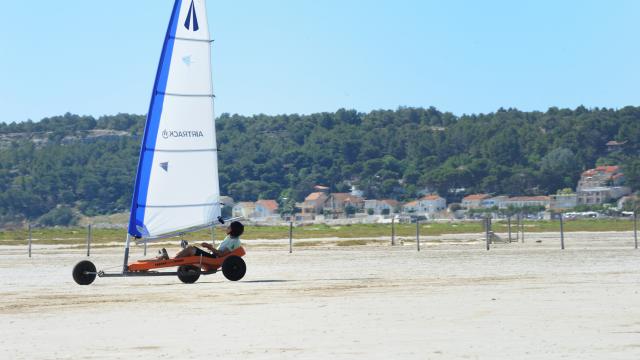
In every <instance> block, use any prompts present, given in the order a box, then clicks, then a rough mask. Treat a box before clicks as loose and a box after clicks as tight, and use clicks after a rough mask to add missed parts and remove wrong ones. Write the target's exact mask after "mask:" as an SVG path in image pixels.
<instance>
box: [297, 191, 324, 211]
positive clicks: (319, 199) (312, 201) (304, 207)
mask: <svg viewBox="0 0 640 360" xmlns="http://www.w3.org/2000/svg"><path fill="white" fill-rule="evenodd" d="M327 198H328V197H327V194H326V193H324V192H323V191H318V192H313V193H311V194H309V195H307V197H306V198H305V199H304V201H303V202H301V203H297V204H296V207H298V208H299V209H300V213H301V215H302V216H303V217H309V216H308V215H315V214H320V213H322V209H323V208H324V203H325V201H327Z"/></svg>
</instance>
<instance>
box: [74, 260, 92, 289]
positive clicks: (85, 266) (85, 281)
mask: <svg viewBox="0 0 640 360" xmlns="http://www.w3.org/2000/svg"><path fill="white" fill-rule="evenodd" d="M87 272H90V273H92V274H87ZM95 279H96V266H95V265H93V263H92V262H91V261H89V260H82V261H80V262H79V263H77V264H76V266H74V267H73V280H74V281H75V282H76V283H77V284H78V285H89V284H91V283H92V282H93V281H94V280H95Z"/></svg>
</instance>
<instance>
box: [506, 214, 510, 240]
mask: <svg viewBox="0 0 640 360" xmlns="http://www.w3.org/2000/svg"><path fill="white" fill-rule="evenodd" d="M507 226H508V227H509V243H511V215H509V216H507Z"/></svg>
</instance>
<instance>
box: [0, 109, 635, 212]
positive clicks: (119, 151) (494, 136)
mask: <svg viewBox="0 0 640 360" xmlns="http://www.w3.org/2000/svg"><path fill="white" fill-rule="evenodd" d="M143 128H144V116H140V115H131V114H118V115H114V116H103V117H100V118H97V119H96V118H93V117H91V116H78V115H73V114H65V115H63V116H57V117H51V118H45V119H42V120H41V121H38V122H33V121H26V122H20V123H11V124H6V123H0V223H5V224H6V223H19V222H21V221H24V220H25V219H28V220H30V221H33V220H37V219H44V220H43V221H45V220H46V221H47V222H48V223H55V222H56V219H71V220H69V221H73V219H74V217H73V216H69V213H72V211H71V209H74V210H77V211H79V212H80V213H82V214H84V215H98V214H108V213H114V212H121V211H126V210H128V208H129V205H130V201H131V193H132V186H133V180H134V176H135V171H136V165H137V160H138V153H139V148H140V138H141V134H142V131H143ZM216 129H217V140H218V147H219V149H220V152H219V163H220V168H219V173H220V185H221V192H222V193H223V194H225V195H229V196H232V197H233V198H234V199H235V200H240V201H242V200H244V201H255V200H257V199H260V198H263V199H282V198H287V199H291V200H290V201H301V200H303V199H304V197H305V196H306V195H307V194H308V193H309V192H310V191H312V188H313V186H314V185H317V184H322V185H326V186H329V187H330V189H331V191H334V192H344V191H348V190H349V189H350V188H351V186H356V187H357V188H359V189H360V190H362V191H364V192H365V196H366V197H368V198H394V199H398V200H402V201H404V200H410V199H414V198H416V197H417V196H419V194H420V193H422V192H425V191H427V192H435V193H438V194H440V195H441V196H443V197H445V198H447V200H448V201H449V202H452V201H458V200H459V199H460V198H461V197H462V196H464V195H465V194H468V193H476V192H486V193H495V194H504V195H541V194H550V193H555V192H556V191H558V190H560V189H564V188H575V186H576V183H577V180H578V179H579V176H580V173H581V172H582V171H584V170H586V169H588V168H592V167H594V166H596V165H605V164H607V165H621V166H623V169H624V171H625V174H626V178H627V183H628V185H629V186H631V187H632V188H634V189H638V188H640V157H639V154H640V143H639V140H640V107H631V106H629V107H625V108H622V109H618V110H614V109H606V108H593V109H587V108H585V107H582V106H581V107H578V108H576V109H558V108H550V109H548V110H547V111H545V112H538V111H533V112H523V111H519V110H517V109H499V110H497V111H496V112H493V113H489V114H479V115H463V116H455V115H453V114H451V113H448V112H441V111H439V110H437V109H435V108H433V107H430V108H408V107H401V108H398V109H396V110H376V111H371V112H369V113H360V112H357V111H354V110H345V109H340V110H338V111H336V112H331V113H329V112H327V113H316V114H311V115H297V114H292V115H276V116H267V115H255V116H240V115H230V114H222V115H220V117H219V118H218V119H217V122H216ZM96 130H114V131H119V134H121V135H119V136H96V135H95V131H96ZM92 132H94V134H93V135H92ZM122 134H126V135H122ZM36 137H37V138H38V139H40V140H39V141H35V138H36ZM43 139H44V140H43ZM69 139H71V140H69ZM610 140H616V141H619V142H626V143H624V145H622V146H621V148H620V150H617V151H608V149H607V146H606V143H607V142H608V141H610ZM60 221H63V220H60ZM64 221H67V220H64Z"/></svg>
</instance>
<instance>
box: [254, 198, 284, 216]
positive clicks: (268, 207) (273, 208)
mask: <svg viewBox="0 0 640 360" xmlns="http://www.w3.org/2000/svg"><path fill="white" fill-rule="evenodd" d="M254 217H255V218H259V219H269V218H277V217H279V214H278V203H277V202H276V201H275V200H258V201H256V203H255V212H254Z"/></svg>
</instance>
